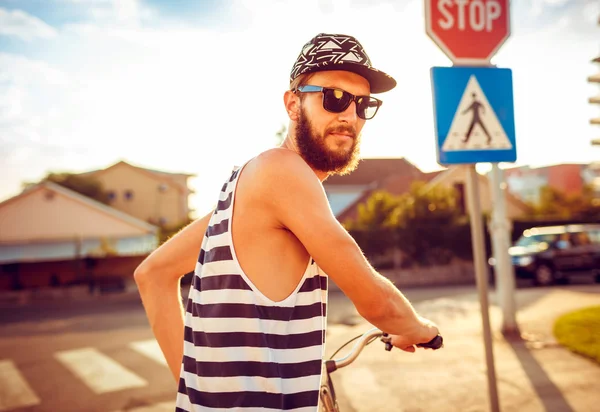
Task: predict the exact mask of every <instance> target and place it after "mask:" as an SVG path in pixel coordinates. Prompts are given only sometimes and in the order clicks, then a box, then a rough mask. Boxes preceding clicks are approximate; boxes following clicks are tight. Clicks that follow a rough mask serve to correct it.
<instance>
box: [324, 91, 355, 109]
mask: <svg viewBox="0 0 600 412" xmlns="http://www.w3.org/2000/svg"><path fill="white" fill-rule="evenodd" d="M350 99H351V97H350V95H349V94H348V93H346V92H345V91H343V90H340V89H327V90H326V91H325V92H324V93H323V108H324V109H325V110H328V111H330V112H334V113H340V112H343V111H344V110H346V109H347V108H348V106H349V105H350Z"/></svg>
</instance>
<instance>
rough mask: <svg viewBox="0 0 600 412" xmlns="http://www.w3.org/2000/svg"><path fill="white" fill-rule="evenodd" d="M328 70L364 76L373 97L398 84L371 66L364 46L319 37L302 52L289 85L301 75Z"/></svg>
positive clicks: (341, 36) (340, 37) (338, 36)
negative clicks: (373, 94)
mask: <svg viewBox="0 0 600 412" xmlns="http://www.w3.org/2000/svg"><path fill="white" fill-rule="evenodd" d="M325 70H347V71H351V72H354V73H356V74H359V75H361V76H363V77H364V78H365V79H367V80H368V81H369V84H370V85H371V93H383V92H387V91H389V90H391V89H393V88H394V87H396V80H394V79H393V78H392V77H391V76H390V75H388V74H385V73H384V72H382V71H379V70H377V69H375V68H373V66H372V65H371V60H370V59H369V56H367V53H366V52H365V50H364V49H363V47H362V45H361V44H360V43H359V42H358V40H356V39H355V38H354V37H352V36H347V35H344V34H326V33H320V34H317V35H316V36H315V37H314V38H312V39H311V40H310V41H309V42H308V43H306V44H305V45H304V47H303V48H302V52H301V53H300V55H299V56H298V59H296V62H295V63H294V67H293V68H292V72H291V73H290V83H291V82H293V81H294V79H295V78H296V77H298V76H300V75H301V74H304V73H312V72H319V71H325Z"/></svg>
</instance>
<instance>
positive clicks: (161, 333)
mask: <svg viewBox="0 0 600 412" xmlns="http://www.w3.org/2000/svg"><path fill="white" fill-rule="evenodd" d="M211 216H212V212H211V213H209V214H207V215H206V216H204V217H203V218H201V219H198V220H196V221H194V222H192V223H190V224H189V225H188V226H186V227H185V228H184V229H183V230H181V231H180V232H179V233H177V234H176V235H175V236H173V237H172V238H171V239H169V240H168V241H167V242H165V243H164V244H163V245H161V246H160V247H159V248H158V249H156V250H155V251H154V252H152V253H151V254H150V256H148V257H147V258H146V259H145V260H144V261H143V262H142V263H141V264H140V266H138V268H137V269H136V270H135V273H134V278H135V282H136V283H137V285H138V289H139V291H140V296H141V298H142V303H143V304H144V309H145V310H146V315H147V316H148V320H149V322H150V326H151V327H152V332H153V333H154V336H155V337H156V340H157V341H158V344H159V346H160V348H161V350H162V352H163V355H164V356H165V359H166V360H167V364H168V365H169V368H170V369H171V373H172V374H173V376H174V377H175V381H176V382H178V381H179V372H180V368H181V360H182V358H183V332H184V314H185V312H184V308H183V305H182V304H181V292H180V279H181V277H183V276H184V275H185V274H187V273H189V272H191V271H193V270H194V269H195V267H196V263H197V260H198V255H199V254H200V248H201V247H202V240H203V239H204V234H205V233H206V228H207V227H208V222H209V220H210V217H211Z"/></svg>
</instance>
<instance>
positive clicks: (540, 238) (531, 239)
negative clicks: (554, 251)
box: [516, 234, 557, 247]
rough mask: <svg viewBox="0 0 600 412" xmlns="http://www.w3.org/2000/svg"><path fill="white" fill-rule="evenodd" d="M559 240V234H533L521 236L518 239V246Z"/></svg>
mask: <svg viewBox="0 0 600 412" xmlns="http://www.w3.org/2000/svg"><path fill="white" fill-rule="evenodd" d="M556 240H557V235H553V234H547V235H532V236H521V237H520V238H519V240H517V243H516V246H523V247H528V246H535V245H538V244H540V243H542V242H545V243H548V244H551V243H552V242H554V241H556Z"/></svg>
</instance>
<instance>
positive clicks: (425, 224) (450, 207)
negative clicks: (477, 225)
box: [345, 181, 470, 264]
mask: <svg viewBox="0 0 600 412" xmlns="http://www.w3.org/2000/svg"><path fill="white" fill-rule="evenodd" d="M457 203H458V193H457V192H456V191H455V190H454V189H453V188H445V187H442V186H434V187H428V186H427V183H426V182H420V181H417V182H414V183H413V184H412V185H411V188H410V190H409V192H408V193H404V194H401V195H398V196H394V195H392V194H390V193H388V192H383V191H376V192H374V193H373V194H371V196H369V198H368V199H367V200H366V201H365V202H364V203H362V204H360V205H359V206H358V216H357V218H356V219H355V220H352V221H348V222H345V227H346V228H347V229H348V230H350V231H351V232H352V234H353V236H355V238H356V239H357V242H358V243H359V244H360V245H361V248H362V249H363V250H364V251H365V253H367V254H379V255H381V254H385V253H386V252H387V251H388V250H390V249H392V248H398V249H400V250H402V252H403V253H404V255H405V256H406V257H407V258H408V259H409V260H411V261H413V262H415V263H419V264H435V263H446V262H447V261H449V260H450V259H451V258H452V256H454V255H460V256H461V257H462V256H464V255H465V253H463V250H467V251H468V250H469V248H470V243H469V241H468V240H467V241H464V239H465V236H464V235H463V232H465V228H467V226H466V225H465V222H463V220H464V219H463V218H462V215H461V212H460V208H459V207H458V205H457ZM467 229H468V228H467ZM465 233H468V232H465ZM457 243H460V244H457ZM454 250H458V253H456V254H455V253H453V252H454Z"/></svg>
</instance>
